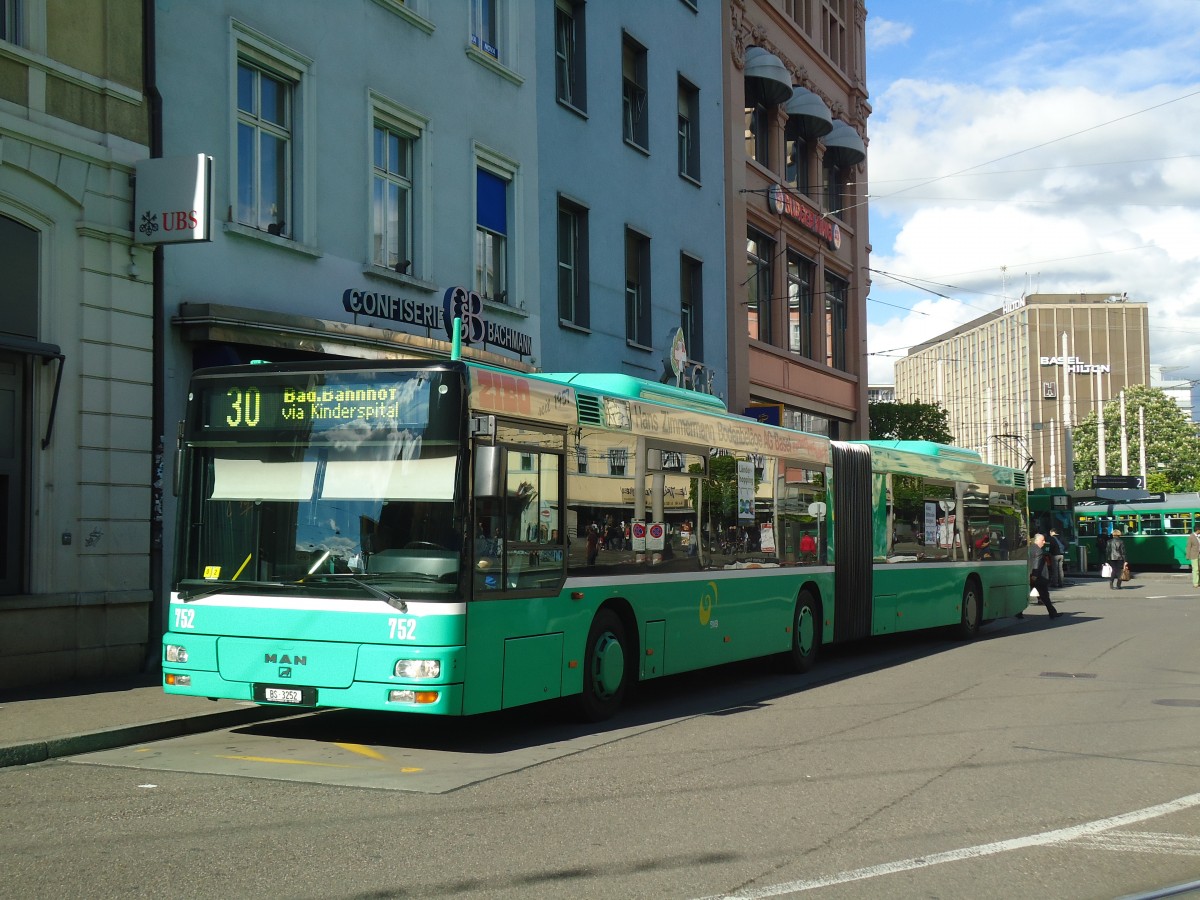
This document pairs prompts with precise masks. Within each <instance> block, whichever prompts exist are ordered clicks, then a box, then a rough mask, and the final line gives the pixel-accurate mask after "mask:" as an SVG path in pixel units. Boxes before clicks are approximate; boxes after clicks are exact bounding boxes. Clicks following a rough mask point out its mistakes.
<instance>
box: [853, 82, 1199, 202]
mask: <svg viewBox="0 0 1200 900" xmlns="http://www.w3.org/2000/svg"><path fill="white" fill-rule="evenodd" d="M1196 96H1200V91H1192V92H1191V93H1190V94H1184V95H1183V96H1182V97H1175V98H1173V99H1171V100H1164V101H1163V102H1162V103H1156V104H1154V105H1153V106H1147V107H1146V108H1144V109H1139V110H1135V111H1134V112H1131V113H1126V114H1125V115H1123V116H1117V118H1115V119H1109V120H1108V121H1107V122H1100V123H1098V124H1096V125H1089V126H1088V127H1087V128H1081V129H1079V130H1078V131H1073V132H1071V133H1070V134H1064V135H1061V136H1060V137H1056V138H1051V139H1050V140H1048V141H1042V142H1041V143H1040V144H1034V145H1033V146H1031V147H1025V148H1024V149H1022V150H1014V151H1013V152H1012V153H1006V154H1004V155H1003V156H997V157H996V158H995V159H990V160H988V161H986V162H981V163H977V164H975V165H973V166H967V167H966V168H965V169H959V170H958V171H956V172H948V173H946V174H945V175H937V176H935V177H933V178H929V179H927V180H925V181H920V182H918V183H916V184H913V185H909V186H908V187H906V188H901V189H900V190H898V191H893V192H892V193H890V194H884V195H882V196H878V197H871V198H870V199H874V200H886V199H889V198H891V197H895V196H898V195H899V194H904V193H907V192H908V191H912V190H916V189H917V188H919V187H924V186H925V185H927V184H934V183H936V182H938V181H942V180H944V179H946V178H955V177H957V176H959V175H964V174H966V173H967V172H974V171H975V170H976V169H982V168H983V167H984V166H990V165H992V164H993V163H998V162H1001V161H1003V160H1006V159H1012V158H1013V157H1014V156H1020V155H1021V154H1023V153H1029V152H1030V151H1032V150H1040V149H1041V148H1043V147H1049V146H1050V145H1051V144H1057V143H1060V142H1061V141H1065V140H1069V139H1070V138H1073V137H1078V136H1079V135H1081V134H1087V133H1088V132H1089V131H1096V130H1097V129H1100V128H1107V127H1108V126H1109V125H1115V124H1116V123H1118V122H1123V121H1125V120H1126V119H1132V118H1134V117H1135V116H1140V115H1142V114H1143V113H1148V112H1153V111H1154V110H1156V109H1161V108H1162V107H1164V106H1170V105H1171V104H1172V103H1178V102H1180V101H1181V100H1188V99H1190V98H1192V97H1196Z"/></svg>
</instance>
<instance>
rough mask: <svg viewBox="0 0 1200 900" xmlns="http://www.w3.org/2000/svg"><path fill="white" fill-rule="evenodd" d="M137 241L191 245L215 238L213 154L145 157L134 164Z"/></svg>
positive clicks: (135, 232)
mask: <svg viewBox="0 0 1200 900" xmlns="http://www.w3.org/2000/svg"><path fill="white" fill-rule="evenodd" d="M134 172H135V182H134V189H133V194H134V200H133V203H134V220H135V221H134V235H133V237H134V240H135V241H136V242H137V243H139V244H189V243H192V242H194V241H208V240H211V239H212V232H211V224H212V223H211V210H212V157H211V156H205V155H204V154H203V153H200V154H197V155H196V156H183V157H172V158H170V159H162V158H158V159H142V160H138V162H136V163H135V164H134Z"/></svg>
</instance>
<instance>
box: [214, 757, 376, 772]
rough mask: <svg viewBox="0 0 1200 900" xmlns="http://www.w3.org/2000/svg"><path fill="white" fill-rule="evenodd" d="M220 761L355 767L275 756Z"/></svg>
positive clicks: (333, 767)
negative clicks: (237, 760) (238, 760)
mask: <svg viewBox="0 0 1200 900" xmlns="http://www.w3.org/2000/svg"><path fill="white" fill-rule="evenodd" d="M217 758H218V759H240V760H244V761H245V762H262V763H280V764H281V765H285V766H323V767H325V768H327V769H353V768H354V766H344V765H339V764H338V763H322V762H309V761H308V760H306V759H276V758H275V757H273V756H226V755H224V754H219V755H218V756H217Z"/></svg>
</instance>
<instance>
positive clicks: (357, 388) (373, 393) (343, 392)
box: [202, 380, 424, 432]
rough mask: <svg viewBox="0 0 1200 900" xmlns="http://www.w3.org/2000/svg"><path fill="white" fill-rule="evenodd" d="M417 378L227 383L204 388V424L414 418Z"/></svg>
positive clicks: (215, 427) (304, 426) (318, 424)
mask: <svg viewBox="0 0 1200 900" xmlns="http://www.w3.org/2000/svg"><path fill="white" fill-rule="evenodd" d="M416 388H417V382H416V381H415V380H408V381H402V382H393V383H391V384H383V385H369V384H361V383H357V384H336V385H335V384H325V385H319V386H316V387H312V388H292V387H283V386H281V385H275V384H237V383H225V384H222V385H220V386H213V387H211V388H209V389H208V390H207V391H206V392H205V394H204V405H203V409H204V416H203V422H202V427H203V429H204V431H206V432H212V431H238V432H251V431H291V430H295V431H311V430H313V429H314V428H316V429H320V428H333V427H336V426H338V425H346V424H348V423H363V424H367V425H371V426H375V425H385V424H394V423H397V422H401V421H405V420H408V419H409V417H410V416H411V415H412V414H413V413H415V412H418V408H419V407H423V406H424V404H420V403H414V400H417V398H416V397H415V396H414V394H415V393H416V391H415V389H416Z"/></svg>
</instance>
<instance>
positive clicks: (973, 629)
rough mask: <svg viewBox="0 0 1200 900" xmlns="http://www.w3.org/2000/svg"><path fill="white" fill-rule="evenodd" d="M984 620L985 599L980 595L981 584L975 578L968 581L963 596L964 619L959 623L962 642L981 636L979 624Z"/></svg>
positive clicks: (959, 634) (959, 635)
mask: <svg viewBox="0 0 1200 900" xmlns="http://www.w3.org/2000/svg"><path fill="white" fill-rule="evenodd" d="M982 618H983V598H982V597H981V596H980V593H979V583H978V582H976V581H975V580H974V579H973V578H970V579H967V584H966V587H964V588H963V595H962V618H961V619H960V620H959V623H958V637H959V639H960V640H964V641H965V640H970V639H971V638H973V637H975V636H976V635H977V634H979V623H980V620H981V619H982Z"/></svg>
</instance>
